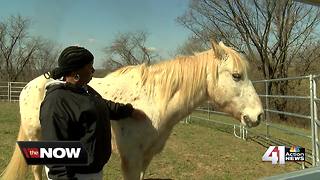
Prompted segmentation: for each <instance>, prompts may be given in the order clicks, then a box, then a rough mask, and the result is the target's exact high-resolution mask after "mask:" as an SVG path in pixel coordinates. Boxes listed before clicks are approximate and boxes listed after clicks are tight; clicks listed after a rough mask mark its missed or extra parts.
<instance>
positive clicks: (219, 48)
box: [210, 39, 226, 59]
mask: <svg viewBox="0 0 320 180" xmlns="http://www.w3.org/2000/svg"><path fill="white" fill-rule="evenodd" d="M210 42H211V46H212V50H213V52H214V54H215V55H216V56H217V57H218V58H219V59H223V57H224V56H225V54H226V53H225V51H224V49H223V48H222V47H224V46H225V45H224V44H223V42H222V41H220V43H219V44H218V43H217V41H215V40H214V39H211V40H210Z"/></svg>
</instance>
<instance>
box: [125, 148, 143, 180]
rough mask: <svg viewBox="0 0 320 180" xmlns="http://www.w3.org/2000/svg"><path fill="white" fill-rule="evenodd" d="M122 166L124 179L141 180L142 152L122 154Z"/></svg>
mask: <svg viewBox="0 0 320 180" xmlns="http://www.w3.org/2000/svg"><path fill="white" fill-rule="evenodd" d="M120 156H121V168H122V173H123V178H124V180H139V179H140V172H141V170H142V159H143V157H142V153H141V152H138V153H133V152H132V151H131V152H130V154H126V155H120Z"/></svg>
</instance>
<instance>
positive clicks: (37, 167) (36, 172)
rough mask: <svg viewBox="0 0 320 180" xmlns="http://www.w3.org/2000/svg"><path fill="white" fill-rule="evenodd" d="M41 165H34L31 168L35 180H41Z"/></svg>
mask: <svg viewBox="0 0 320 180" xmlns="http://www.w3.org/2000/svg"><path fill="white" fill-rule="evenodd" d="M42 169H43V166H42V165H34V166H32V173H33V176H34V179H35V180H42Z"/></svg>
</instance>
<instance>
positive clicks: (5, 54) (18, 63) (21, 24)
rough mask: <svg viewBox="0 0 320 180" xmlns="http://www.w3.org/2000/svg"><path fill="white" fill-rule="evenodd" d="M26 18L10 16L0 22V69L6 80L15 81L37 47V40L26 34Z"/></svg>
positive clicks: (27, 21) (28, 22)
mask: <svg viewBox="0 0 320 180" xmlns="http://www.w3.org/2000/svg"><path fill="white" fill-rule="evenodd" d="M29 24H30V21H29V20H28V19H24V18H22V17H21V16H11V17H10V18H8V21H7V22H0V30H1V34H0V52H1V53H0V56H1V58H0V59H1V61H0V63H1V70H2V73H5V74H6V75H7V78H6V79H7V80H8V81H16V80H17V78H18V77H19V75H20V74H21V73H22V71H23V69H24V67H25V66H26V65H27V64H28V62H29V61H30V59H31V57H32V55H33V53H34V52H35V51H36V50H37V48H38V40H37V39H34V38H31V37H29V36H28V33H27V29H28V26H29Z"/></svg>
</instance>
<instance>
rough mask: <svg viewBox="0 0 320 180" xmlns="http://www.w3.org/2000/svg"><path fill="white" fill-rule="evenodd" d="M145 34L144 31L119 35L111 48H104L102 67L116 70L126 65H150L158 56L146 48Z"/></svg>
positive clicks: (152, 50)
mask: <svg viewBox="0 0 320 180" xmlns="http://www.w3.org/2000/svg"><path fill="white" fill-rule="evenodd" d="M146 41H147V33H146V32H144V31H139V32H129V33H121V34H119V35H118V36H117V37H116V38H115V40H114V41H113V43H112V45H111V46H108V47H106V50H105V53H106V55H107V58H106V61H105V62H104V66H105V67H106V68H109V69H116V68H119V67H122V66H126V65H137V64H142V63H146V64H150V63H152V61H154V60H155V59H156V58H157V57H159V55H158V54H157V53H156V52H155V50H154V49H152V48H148V47H147V46H146Z"/></svg>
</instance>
